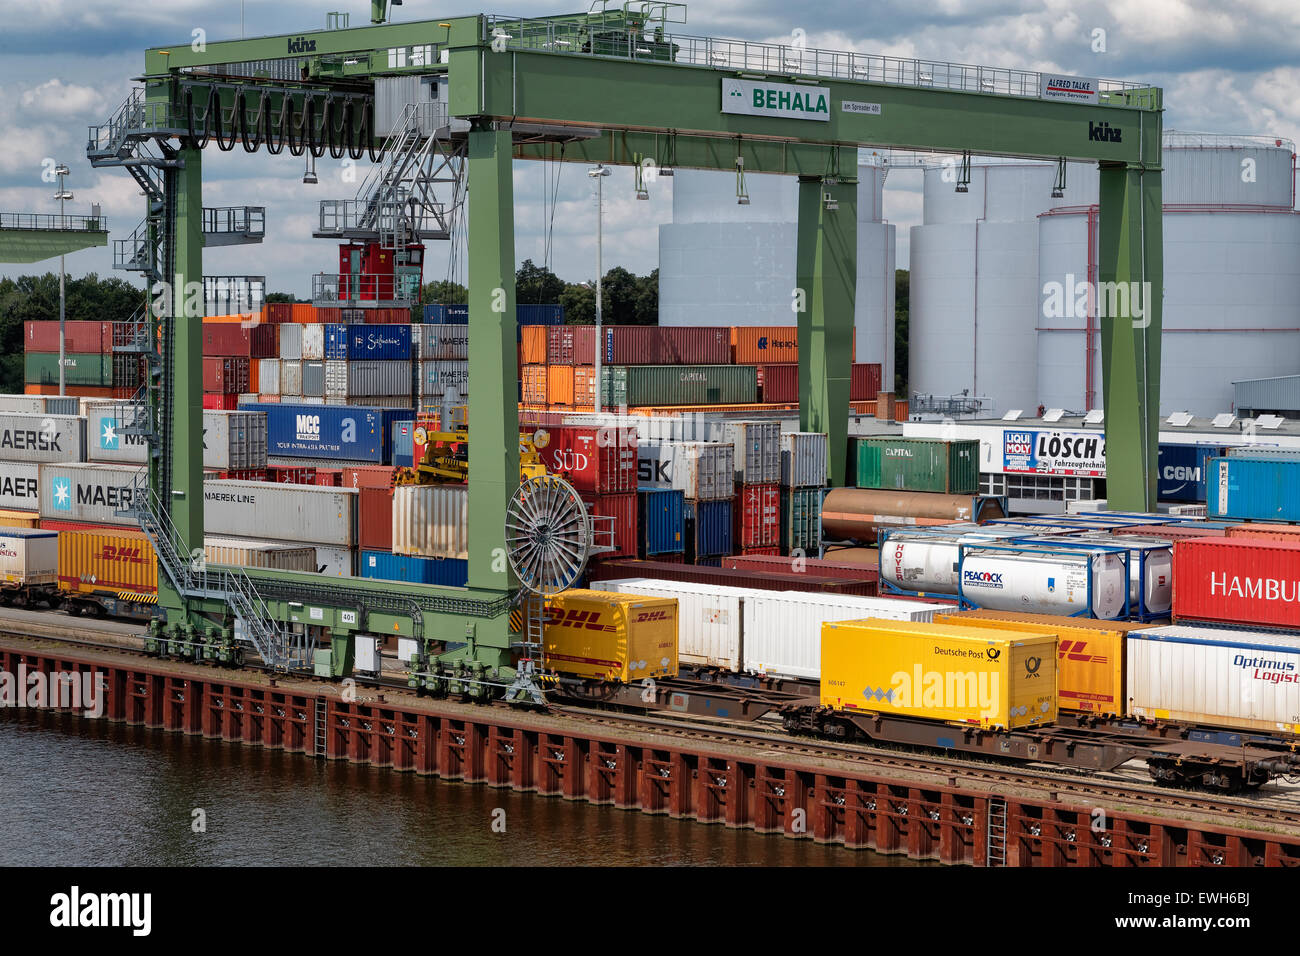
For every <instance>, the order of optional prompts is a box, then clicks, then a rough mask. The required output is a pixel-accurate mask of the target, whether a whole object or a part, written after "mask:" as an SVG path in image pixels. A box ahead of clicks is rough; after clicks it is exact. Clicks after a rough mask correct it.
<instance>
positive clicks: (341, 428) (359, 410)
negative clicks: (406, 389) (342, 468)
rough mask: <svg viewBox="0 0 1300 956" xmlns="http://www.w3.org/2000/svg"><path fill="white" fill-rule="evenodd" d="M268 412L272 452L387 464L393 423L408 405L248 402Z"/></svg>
mask: <svg viewBox="0 0 1300 956" xmlns="http://www.w3.org/2000/svg"><path fill="white" fill-rule="evenodd" d="M241 408H242V410H244V411H260V412H265V413H266V423H267V436H268V441H267V453H268V455H269V456H271V457H277V458H328V459H336V460H339V461H360V462H371V463H373V464H379V465H384V464H388V462H389V458H390V451H391V447H390V444H389V442H390V439H391V433H392V424H393V422H395V421H399V420H402V419H405V418H409V417H410V415H411V412H410V410H409V409H400V408H376V407H372V406H368V405H307V404H302V405H294V404H289V403H287V402H279V403H259V404H256V405H244V406H242V407H241Z"/></svg>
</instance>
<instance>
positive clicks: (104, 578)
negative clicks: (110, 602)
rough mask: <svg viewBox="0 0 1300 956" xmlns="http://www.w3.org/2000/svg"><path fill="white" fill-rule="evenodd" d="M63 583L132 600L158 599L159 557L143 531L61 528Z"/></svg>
mask: <svg viewBox="0 0 1300 956" xmlns="http://www.w3.org/2000/svg"><path fill="white" fill-rule="evenodd" d="M59 587H60V588H61V589H63V590H65V591H74V592H78V593H82V594H93V593H96V592H100V593H110V594H113V595H115V596H117V597H122V598H126V599H128V600H145V601H148V600H149V599H150V598H153V599H156V598H157V595H158V559H157V557H156V556H155V555H154V550H153V544H151V543H150V541H149V538H148V537H147V536H146V535H145V533H144V532H143V531H137V530H131V529H127V528H121V529H118V528H85V529H80V530H64V531H60V532H59Z"/></svg>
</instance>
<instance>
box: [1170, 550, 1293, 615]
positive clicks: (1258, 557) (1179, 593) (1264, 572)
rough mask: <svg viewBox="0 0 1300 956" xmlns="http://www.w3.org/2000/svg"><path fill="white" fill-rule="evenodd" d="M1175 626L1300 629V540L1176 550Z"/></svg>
mask: <svg viewBox="0 0 1300 956" xmlns="http://www.w3.org/2000/svg"><path fill="white" fill-rule="evenodd" d="M1173 616H1174V620H1175V621H1214V622H1219V623H1223V624H1250V625H1252V626H1256V627H1284V628H1300V540H1297V541H1283V540H1274V539H1270V538H1259V537H1232V538H1228V537H1224V538H1193V539H1188V540H1183V541H1178V542H1176V543H1175V544H1174V615H1173Z"/></svg>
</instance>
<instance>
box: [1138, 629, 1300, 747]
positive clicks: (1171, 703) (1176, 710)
mask: <svg viewBox="0 0 1300 956" xmlns="http://www.w3.org/2000/svg"><path fill="white" fill-rule="evenodd" d="M1252 623H1254V622H1253V621H1252ZM1298 674H1300V635H1295V634H1276V633H1262V632H1260V631H1255V630H1230V629H1227V628H1222V627H1186V626H1179V625H1173V626H1169V627H1156V628H1151V629H1149V630H1137V631H1130V632H1129V633H1128V696H1129V699H1130V700H1131V701H1132V708H1131V710H1132V713H1133V714H1134V716H1138V717H1146V718H1149V719H1152V720H1166V721H1167V720H1178V721H1188V722H1191V723H1195V724H1198V725H1201V726H1205V725H1210V726H1216V727H1228V728H1233V729H1241V730H1263V731H1274V732H1277V731H1281V732H1282V733H1285V734H1296V733H1300V677H1297V675H1298Z"/></svg>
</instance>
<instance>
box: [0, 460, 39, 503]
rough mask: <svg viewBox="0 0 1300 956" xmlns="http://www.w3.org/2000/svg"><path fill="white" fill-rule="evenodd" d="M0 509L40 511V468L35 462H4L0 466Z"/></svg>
mask: <svg viewBox="0 0 1300 956" xmlns="http://www.w3.org/2000/svg"><path fill="white" fill-rule="evenodd" d="M0 509H4V510H6V511H40V509H41V466H40V465H39V464H38V463H37V462H34V461H33V462H24V461H6V462H4V463H3V464H0Z"/></svg>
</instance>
